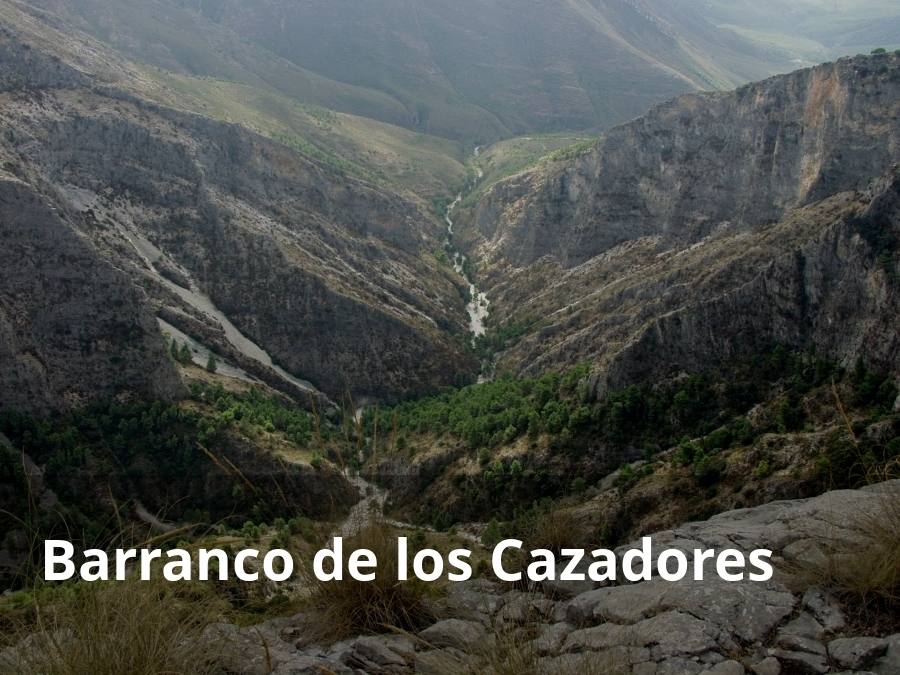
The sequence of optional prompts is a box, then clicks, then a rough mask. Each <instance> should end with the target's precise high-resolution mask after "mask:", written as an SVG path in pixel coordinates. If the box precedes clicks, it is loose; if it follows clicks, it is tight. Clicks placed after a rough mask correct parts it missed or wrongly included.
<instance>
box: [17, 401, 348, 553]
mask: <svg viewBox="0 0 900 675" xmlns="http://www.w3.org/2000/svg"><path fill="white" fill-rule="evenodd" d="M0 433H2V434H4V435H5V436H6V437H7V438H8V439H9V440H10V441H11V443H12V445H13V447H12V448H11V447H5V446H0V481H2V484H3V486H4V488H3V489H2V490H0V531H4V532H5V531H7V530H9V529H11V528H13V529H15V528H19V527H24V528H25V530H26V531H27V532H29V533H31V534H32V535H34V536H35V537H36V538H38V539H43V538H49V537H51V536H52V535H53V534H54V533H55V534H60V533H62V532H67V538H70V539H71V538H74V539H75V540H77V541H80V542H83V543H85V544H88V545H94V544H99V545H101V546H102V545H104V544H105V543H107V542H111V541H113V540H114V539H115V537H116V536H118V535H119V534H120V533H121V531H122V527H123V519H124V518H125V513H127V511H128V510H129V508H130V506H129V505H130V504H132V503H133V500H140V501H141V502H142V503H143V504H144V505H145V506H146V508H147V509H148V510H149V511H150V512H151V513H164V514H165V517H166V518H168V519H171V520H173V521H175V522H188V523H201V524H206V525H207V526H208V525H210V524H212V523H215V522H218V521H220V520H222V519H225V521H226V522H230V523H232V524H237V525H240V523H243V522H245V521H246V520H248V519H251V520H255V521H256V522H261V521H264V520H268V521H269V522H271V519H272V518H275V517H282V518H290V517H293V516H298V515H309V514H304V513H303V509H302V508H301V507H300V506H299V503H300V502H299V501H293V500H287V501H286V500H285V495H291V494H294V493H295V492H296V490H298V489H301V488H300V486H297V485H294V484H293V481H294V478H293V477H292V472H291V467H290V464H288V463H286V462H285V460H283V459H281V457H283V456H284V455H287V454H290V458H291V462H292V463H296V462H300V461H302V458H304V457H305V458H306V462H305V463H306V464H307V465H312V467H313V468H314V469H316V470H328V467H327V462H326V460H325V456H326V455H327V456H330V457H332V458H333V459H334V460H335V461H338V462H339V461H340V456H341V453H340V450H339V448H340V447H342V444H343V441H342V437H341V434H340V429H339V427H337V426H335V425H334V424H333V423H331V422H328V421H327V420H325V419H321V418H319V417H318V416H316V415H314V414H312V413H309V412H306V411H304V410H301V409H298V408H295V407H293V406H290V405H288V404H286V402H285V401H284V400H283V399H281V398H279V397H274V396H271V395H268V394H265V393H262V392H260V391H259V390H256V389H251V390H249V391H248V392H246V393H245V394H240V395H238V394H235V393H231V392H227V391H225V390H224V389H222V388H221V387H219V386H208V385H202V384H194V385H192V397H191V399H190V400H189V401H187V402H185V403H182V404H169V403H164V402H160V401H156V402H141V403H131V404H120V403H114V402H108V403H104V404H97V405H94V406H91V407H89V408H87V409H84V410H79V411H77V412H73V413H69V414H67V415H62V416H56V417H53V418H49V419H37V418H34V417H30V416H26V415H21V414H17V413H15V412H10V411H3V412H2V413H0ZM285 447H287V448H288V449H293V452H290V453H287V452H283V449H284V448H285ZM336 448H337V449H336ZM247 451H250V452H249V454H248V452H247ZM22 453H25V454H26V455H28V456H29V457H30V458H31V459H32V460H33V461H34V462H36V463H37V464H39V465H41V466H44V467H45V472H44V478H43V480H44V481H45V484H46V486H47V487H49V488H50V489H52V490H53V492H54V493H55V494H56V496H57V498H58V499H59V504H58V505H57V507H56V508H55V509H53V510H52V511H47V510H40V509H36V508H35V506H34V504H33V503H32V500H33V499H34V498H35V496H34V495H32V494H30V492H29V490H28V489H27V482H26V480H25V475H24V470H23V464H22ZM254 454H255V455H256V458H254ZM276 467H278V468H279V470H278V471H273V470H272V469H274V468H276ZM213 475H219V476H220V477H219V478H213V477H211V476H213ZM273 495H281V497H280V498H274V499H273ZM12 514H16V515H15V516H13V515H12ZM21 519H25V520H24V521H22V520H21Z"/></svg>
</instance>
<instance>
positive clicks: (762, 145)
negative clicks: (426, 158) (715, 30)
mask: <svg viewBox="0 0 900 675" xmlns="http://www.w3.org/2000/svg"><path fill="white" fill-rule="evenodd" d="M898 115H900V56H898V55H896V54H892V55H888V54H885V55H881V56H874V57H859V58H855V59H844V60H841V61H839V62H837V63H833V64H826V65H824V66H820V67H818V68H814V69H810V70H805V71H800V72H797V73H793V74H791V75H787V76H781V77H776V78H773V79H771V80H767V81H765V82H761V83H758V84H753V85H749V86H746V87H743V88H741V89H738V90H737V91H735V92H732V93H710V94H699V95H690V96H684V97H681V98H678V99H675V100H674V101H672V102H670V103H668V104H665V105H663V106H660V107H658V108H656V109H654V110H653V111H651V112H650V113H649V114H648V115H646V116H645V117H642V118H640V119H638V120H635V121H634V122H632V123H630V124H627V125H625V126H622V127H619V128H617V129H614V130H612V131H610V132H609V133H607V134H606V135H604V136H603V137H601V139H600V140H599V141H598V142H597V143H596V145H595V146H594V147H592V148H590V149H589V150H587V151H586V152H585V153H583V155H582V156H580V157H576V158H574V159H569V160H563V161H556V162H547V163H544V164H543V165H541V166H539V167H538V168H536V169H534V170H531V171H529V172H526V173H523V174H520V175H517V176H514V177H512V178H510V179H508V180H506V181H504V182H501V183H499V184H498V185H496V186H494V187H493V188H492V189H491V190H490V191H489V192H488V193H487V195H486V196H485V197H484V199H483V200H482V201H481V202H480V203H479V204H478V205H477V206H476V207H475V208H474V209H473V210H472V212H470V213H469V214H468V219H467V223H466V225H467V227H464V231H465V233H466V235H467V236H468V240H469V244H470V246H471V247H472V249H473V250H474V251H475V253H476V258H477V260H478V262H479V269H480V270H481V271H482V275H483V277H484V285H485V286H486V287H487V290H488V294H489V296H490V297H491V300H492V306H493V308H494V311H495V321H496V323H497V324H500V325H502V324H503V323H505V322H509V323H520V324H523V323H524V324H525V325H527V326H528V329H527V330H526V331H525V336H524V338H523V339H522V340H521V341H520V342H519V343H518V344H517V345H515V346H513V347H512V348H511V349H509V350H508V351H507V352H506V353H505V354H504V355H503V356H502V357H501V359H500V364H501V367H509V368H512V369H514V370H519V371H535V370H544V369H547V368H550V367H553V366H554V365H558V364H560V363H573V362H578V361H582V360H592V361H594V362H595V363H597V364H598V365H599V366H601V370H603V371H604V373H607V372H608V373H609V374H610V375H611V379H612V380H613V383H615V384H620V383H623V382H626V381H635V380H636V379H639V378H644V377H653V376H656V375H659V374H660V373H661V371H664V370H667V369H671V368H676V369H677V368H694V367H696V366H697V365H702V364H704V363H709V362H715V361H718V360H720V359H722V358H727V357H729V356H732V355H734V354H736V353H742V352H746V351H748V350H752V349H756V348H759V347H761V346H763V345H765V344H771V343H772V342H783V343H785V344H789V345H791V346H796V347H801V348H806V347H811V346H814V347H816V348H817V349H819V350H821V352H822V353H823V354H825V355H828V356H830V357H833V358H835V359H838V360H846V359H848V358H850V357H851V356H854V355H857V354H862V355H864V356H866V357H871V358H872V360H873V361H874V362H877V363H878V364H879V366H887V367H891V368H896V367H897V364H898V356H897V343H896V340H895V336H896V329H895V327H894V328H891V325H892V322H893V321H894V319H893V318H892V317H894V316H896V307H897V295H898V288H897V283H896V279H897V269H898V267H897V265H898V258H897V247H896V242H897V233H898V229H897V228H898V220H897V211H896V195H897V182H896V174H895V173H891V171H892V169H891V167H892V166H893V164H895V163H896V162H897V161H898V159H900V123H898ZM614 361H615V362H616V363H613V362H614Z"/></svg>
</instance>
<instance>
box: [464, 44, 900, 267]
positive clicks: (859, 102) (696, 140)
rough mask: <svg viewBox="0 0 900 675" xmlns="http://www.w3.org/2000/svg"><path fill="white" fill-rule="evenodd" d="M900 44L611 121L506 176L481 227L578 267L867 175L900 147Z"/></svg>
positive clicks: (491, 250) (852, 184) (497, 244)
mask: <svg viewBox="0 0 900 675" xmlns="http://www.w3.org/2000/svg"><path fill="white" fill-rule="evenodd" d="M898 117H900V55H898V54H884V55H881V56H872V57H858V58H852V59H851V58H848V59H842V60H840V61H838V62H836V63H831V64H825V65H822V66H818V67H816V68H812V69H808V70H802V71H798V72H796V73H792V74H790V75H783V76H778V77H774V78H771V79H769V80H765V81H763V82H759V83H756V84H750V85H747V86H745V87H742V88H741V89H738V90H737V91H735V92H729V93H718V92H717V93H705V94H689V95H686V96H682V97H680V98H676V99H674V100H672V101H671V102H669V103H666V104H663V105H661V106H658V107H656V108H654V109H653V110H651V111H650V112H649V113H648V114H647V115H645V116H643V117H640V118H638V119H637V120H635V121H633V122H630V123H629V124H626V125H623V126H621V127H617V128H616V129H613V130H612V131H609V132H608V133H606V134H604V135H603V136H602V137H601V139H600V141H599V142H598V143H597V145H596V146H595V147H594V148H593V149H592V150H591V151H589V152H588V153H586V154H585V155H584V156H583V157H581V158H579V159H576V160H573V161H569V162H563V163H557V164H555V165H550V166H549V167H548V168H545V167H539V168H538V169H535V170H533V171H531V172H528V173H524V174H521V175H519V176H516V177H513V178H510V179H508V180H507V181H505V182H502V183H500V184H498V185H497V186H495V187H494V188H493V189H492V190H491V191H490V193H489V194H488V195H487V196H486V198H485V199H484V200H483V201H482V203H481V204H480V205H479V207H478V209H477V210H476V212H475V214H474V218H473V223H472V224H471V228H472V229H474V231H475V232H476V233H477V236H478V238H479V239H480V240H481V241H483V242H484V246H483V248H482V249H481V251H482V254H483V257H485V258H486V259H488V260H491V261H492V262H494V263H509V264H511V265H513V266H514V267H521V266H524V265H527V264H529V263H532V262H534V261H536V260H538V259H539V258H542V257H544V256H550V257H552V258H553V259H554V260H556V261H558V262H559V263H560V264H561V265H563V266H564V267H567V268H568V267H572V266H574V265H577V264H579V263H582V262H584V261H586V260H588V259H590V258H591V257H593V256H595V255H597V254H599V253H601V252H603V251H606V250H608V249H610V248H611V247H613V246H615V245H616V244H618V243H621V242H623V241H628V240H633V239H637V238H639V237H642V236H647V235H657V234H661V235H664V236H665V237H666V238H667V239H668V240H671V241H673V242H678V243H684V244H689V243H693V242H695V241H697V240H698V239H700V238H702V237H704V236H706V235H707V234H709V233H710V232H712V231H713V230H715V229H716V228H717V227H719V226H721V225H723V224H729V225H731V226H732V227H734V226H737V227H751V226H753V225H758V224H761V223H767V222H773V221H776V220H779V219H780V218H781V217H782V216H783V215H784V214H785V213H786V212H787V211H788V210H790V209H791V208H794V207H797V206H801V205H803V204H807V203H811V202H814V201H817V200H819V199H822V198H824V197H827V196H830V195H832V194H835V193H837V192H842V191H845V190H852V189H859V188H864V187H865V186H866V185H868V183H869V182H870V181H871V180H873V179H874V178H876V177H877V176H879V175H881V174H883V173H884V172H885V171H886V170H888V169H889V168H890V166H891V164H892V163H894V162H896V161H898V159H900V123H898Z"/></svg>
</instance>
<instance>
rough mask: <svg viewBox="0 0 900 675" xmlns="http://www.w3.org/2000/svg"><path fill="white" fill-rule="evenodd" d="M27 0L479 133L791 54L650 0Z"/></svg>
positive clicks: (130, 46)
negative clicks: (347, 3)
mask: <svg viewBox="0 0 900 675" xmlns="http://www.w3.org/2000/svg"><path fill="white" fill-rule="evenodd" d="M29 4H31V5H34V6H38V7H41V8H43V9H46V10H48V11H50V12H52V13H53V16H54V17H65V18H66V20H68V21H70V22H72V23H73V24H74V25H76V26H77V27H79V28H80V29H82V30H85V31H88V32H90V33H91V34H93V35H94V36H95V37H97V38H99V39H100V40H102V41H105V42H107V43H108V44H111V45H112V46H114V47H115V48H116V49H119V50H121V51H122V52H123V53H125V54H127V55H128V56H129V57H131V58H133V59H135V60H138V61H142V62H146V63H150V64H153V65H156V66H159V67H162V68H164V69H167V70H171V71H176V72H180V73H183V74H187V75H193V76H208V77H213V78H216V79H225V80H232V81H236V82H240V83H243V84H247V85H251V86H254V87H258V88H265V89H271V90H276V91H278V92H279V93H282V94H284V95H287V96H290V97H292V98H294V99H295V100H298V101H301V102H303V103H308V104H314V105H320V106H324V107H327V108H331V109H334V110H338V111H341V112H348V113H353V114H356V115H361V116H364V117H369V118H373V119H377V120H380V121H384V122H389V123H391V124H398V125H402V126H405V127H407V128H410V129H415V130H417V131H424V132H427V133H430V134H434V135H438V136H444V137H448V138H453V139H457V140H461V141H464V142H467V143H479V144H484V143H487V142H491V141H494V140H497V139H498V138H502V137H508V136H511V135H517V134H523V133H530V132H535V131H558V130H563V129H586V128H598V127H599V128H606V127H609V126H611V125H613V124H616V123H619V122H623V121H625V120H627V119H630V118H632V117H634V116H636V115H638V114H640V113H642V112H644V110H646V108H647V107H649V106H650V105H651V104H653V103H655V102H658V101H661V100H664V99H666V98H668V97H670V96H673V95H675V94H678V93H681V92H685V91H690V90H694V89H709V88H719V87H729V86H734V85H736V84H739V83H742V82H746V81H748V80H751V79H759V78H760V77H764V76H766V75H769V74H771V73H774V72H784V71H786V70H789V69H790V68H791V65H792V64H791V58H790V57H789V55H787V54H786V53H785V52H783V51H781V50H777V49H772V48H771V47H770V46H768V45H763V46H759V45H757V44H756V43H755V42H754V41H752V40H748V39H746V38H744V37H742V36H741V35H739V34H737V33H736V32H734V31H732V30H729V29H723V28H719V27H718V26H716V25H714V24H712V23H710V22H708V21H707V20H706V18H705V15H704V12H702V11H694V10H692V9H687V8H685V9H681V7H682V5H679V9H678V10H677V11H676V10H675V9H674V8H673V7H672V6H670V4H669V3H667V2H661V1H657V0H654V1H652V2H650V1H648V0H640V1H628V2H623V1H621V0H614V1H606V0H604V1H599V0H596V1H593V2H591V1H589V0H577V1H575V2H568V1H563V0H553V1H552V2H541V3H534V2H527V1H526V0H517V2H512V3H509V2H499V1H496V0H495V1H492V2H482V1H479V2H473V1H468V2H455V3H446V2H443V1H441V0H429V1H427V2H424V3H421V2H420V3H410V2H408V0H378V1H377V2H367V3H357V4H356V5H354V7H353V9H352V11H348V10H347V8H346V7H344V6H343V4H342V3H334V2H327V1H316V2H304V3H296V2H290V1H287V0H257V1H254V2H249V3H248V2H237V1H231V0H217V1H216V2H203V3H199V4H198V3H193V2H181V1H179V0H153V1H152V2H138V1H137V0H126V1H124V2H118V3H116V4H115V6H114V7H111V6H109V4H108V3H105V2H103V1H102V0H75V2H61V1H60V0H33V1H32V2H31V3H29ZM536 75H537V76H536Z"/></svg>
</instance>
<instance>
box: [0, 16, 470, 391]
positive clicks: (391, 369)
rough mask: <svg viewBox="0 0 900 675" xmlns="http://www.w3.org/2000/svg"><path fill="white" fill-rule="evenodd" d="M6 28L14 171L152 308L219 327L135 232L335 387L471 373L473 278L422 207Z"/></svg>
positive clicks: (4, 112)
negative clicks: (24, 40) (450, 263)
mask: <svg viewBox="0 0 900 675" xmlns="http://www.w3.org/2000/svg"><path fill="white" fill-rule="evenodd" d="M3 37H4V40H5V43H0V46H2V47H4V49H3V50H2V51H0V84H2V85H4V86H5V87H6V90H5V91H0V98H2V100H0V117H2V120H3V125H4V129H5V133H4V136H3V138H2V139H0V151H2V153H3V155H4V157H5V158H7V160H8V161H7V164H8V168H9V171H10V172H11V173H12V175H13V176H15V177H17V178H18V179H20V180H23V181H27V182H28V183H29V184H30V185H31V189H32V191H33V193H34V194H35V195H36V196H37V197H38V198H39V199H41V200H43V201H45V202H47V203H50V202H53V203H59V204H60V207H61V208H63V209H65V210H66V211H67V212H68V213H70V215H71V216H72V217H71V218H70V219H69V224H70V225H72V226H74V227H75V228H76V229H77V230H78V233H79V235H81V236H83V238H84V243H87V242H89V243H90V244H91V245H92V246H93V248H94V250H95V251H96V252H97V253H98V254H99V255H100V256H101V257H103V258H105V259H106V260H108V261H110V262H111V263H112V264H113V265H115V266H116V267H118V268H120V269H121V270H123V271H124V272H125V276H121V277H119V279H120V280H122V281H123V283H125V284H134V285H141V286H143V287H144V288H146V289H147V291H148V292H149V294H150V296H151V299H152V302H153V304H154V306H155V309H156V311H158V312H168V313H167V316H170V317H171V316H172V313H171V311H170V310H176V313H181V314H183V315H186V316H188V315H189V316H190V317H193V319H195V320H200V321H202V322H204V323H206V324H208V328H209V330H208V331H205V332H209V331H212V332H215V331H216V330H220V329H219V327H218V325H217V324H216V321H215V319H213V318H211V317H209V316H202V315H198V313H197V312H196V311H195V310H193V309H192V308H190V307H187V306H185V305H184V303H182V302H181V301H180V300H179V299H178V297H176V296H177V294H174V295H173V293H172V292H171V290H170V289H167V288H165V287H164V286H163V285H162V284H160V283H158V281H159V280H158V278H157V277H158V275H154V274H149V273H148V270H147V264H146V261H145V260H143V259H142V256H141V255H139V254H138V252H137V251H136V250H135V246H134V245H133V239H134V236H135V235H138V236H140V237H142V238H144V239H146V240H149V241H150V242H152V243H153V244H154V245H155V246H156V247H158V248H159V249H160V250H161V251H162V253H163V255H164V257H165V260H163V261H162V264H163V265H164V266H165V267H166V268H167V274H168V276H169V277H170V278H171V279H173V280H175V281H177V283H178V284H179V285H181V286H184V287H186V286H188V285H189V286H191V287H192V288H191V290H196V291H199V292H202V293H203V294H205V295H206V296H208V297H209V298H210V299H211V300H212V301H213V303H214V304H215V305H216V306H217V308H218V309H220V310H221V311H222V312H224V313H225V314H226V315H227V316H228V317H229V319H230V320H231V321H232V322H233V323H234V324H235V325H236V326H237V328H238V329H240V331H241V332H242V333H243V334H244V335H246V336H247V337H248V338H250V339H251V340H253V341H254V342H255V343H256V344H258V345H259V346H260V347H262V348H263V349H264V350H266V351H267V352H268V353H269V354H270V355H271V356H272V358H273V359H274V360H275V361H276V362H277V363H278V364H279V365H281V366H283V367H284V368H285V369H286V370H288V371H290V372H291V374H292V375H295V376H297V377H299V378H302V379H304V380H309V381H311V382H312V383H313V384H314V385H315V386H316V387H318V388H319V389H320V390H322V391H324V392H325V393H327V394H328V395H330V396H331V397H332V398H333V399H335V400H339V399H340V398H341V397H342V396H344V395H345V394H347V393H349V394H350V395H352V397H353V398H354V399H355V400H361V399H371V398H378V399H382V400H396V399H398V398H402V397H406V396H411V395H418V394H423V393H426V392H430V391H434V389H435V388H437V387H440V386H446V385H450V384H453V383H455V382H456V381H457V380H458V379H463V380H465V379H473V378H474V376H475V370H476V369H477V366H476V364H475V362H474V359H472V358H471V357H469V356H467V355H466V353H465V350H464V347H463V343H464V339H463V336H464V334H465V331H466V322H465V308H464V304H465V302H464V299H463V295H462V293H461V287H462V284H461V280H459V279H456V278H455V277H454V275H453V273H452V271H450V270H448V269H447V268H445V267H442V266H441V265H440V264H439V263H438V262H437V260H436V259H435V257H434V256H433V255H432V254H431V252H432V251H434V250H438V249H439V248H440V246H441V243H440V242H441V240H442V236H443V229H442V226H441V224H440V223H439V222H438V221H437V220H436V219H435V218H433V217H432V216H430V215H428V214H426V213H425V212H424V211H423V210H420V207H419V205H418V204H416V203H414V202H412V201H410V200H409V199H407V198H405V197H402V196H400V195H398V194H396V193H393V192H391V191H390V190H388V189H385V188H383V187H380V186H376V185H373V184H371V183H368V182H366V181H364V180H360V179H359V178H357V177H354V176H352V175H350V174H347V173H345V172H343V171H341V170H339V169H336V168H334V167H331V166H329V165H328V164H326V163H323V162H318V161H313V160H310V159H308V158H306V157H304V156H303V155H300V154H298V153H296V152H294V151H292V150H290V149H288V148H286V147H284V146H282V145H280V144H277V143H274V142H271V141H269V140H267V139H265V138H262V137H260V136H256V135H254V134H252V133H250V132H248V131H246V130H244V129H241V128H240V127H237V126H232V125H227V124H221V123H217V122H213V121H211V120H208V119H204V118H201V117H198V116H194V115H186V114H182V113H179V112H176V111H172V110H168V109H164V108H160V107H158V106H155V105H150V104H148V103H146V102H144V101H142V100H140V99H137V98H135V97H134V96H132V95H129V94H126V93H123V92H120V91H116V90H113V89H110V88H108V87H106V86H102V85H97V84H95V83H91V82H90V81H89V80H87V79H86V76H84V75H83V74H81V73H78V72H76V71H74V70H72V69H67V68H66V67H64V66H61V65H60V64H59V62H58V61H57V60H54V59H53V58H51V57H45V56H42V55H41V54H40V53H39V50H37V48H35V47H30V46H28V45H24V44H20V43H19V42H17V38H16V37H15V36H14V35H11V34H4V36H3ZM23 64H25V66H28V67H23ZM32 66H33V67H32ZM72 236H76V235H75V234H74V233H72ZM128 277H130V278H128ZM36 290H39V289H36ZM127 292H132V291H123V293H127ZM41 301H42V299H41V297H40V295H38V296H37V297H36V298H35V302H37V303H38V304H40V303H41ZM98 301H99V300H98ZM69 318H70V319H71V320H72V321H75V322H77V320H78V318H77V317H69ZM191 325H192V324H191V323H190V321H188V320H185V321H184V322H182V323H181V324H180V327H181V328H183V329H185V330H188V329H189V328H190V326H191ZM454 333H458V334H459V337H458V338H457V337H454V336H453V334H454ZM193 337H195V338H197V339H203V335H201V334H199V333H198V334H196V335H193ZM70 358H71V359H72V360H76V359H77V358H79V357H78V355H77V352H73V354H72V355H71V357H70ZM161 367H162V366H161ZM78 386H82V387H83V388H84V390H85V392H88V391H89V390H90V389H91V386H92V385H91V382H90V381H89V380H88V381H87V382H83V383H79V384H78ZM97 390H98V391H97V393H100V392H101V391H105V390H104V389H102V388H100V387H98V388H97ZM26 398H27V397H26Z"/></svg>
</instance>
